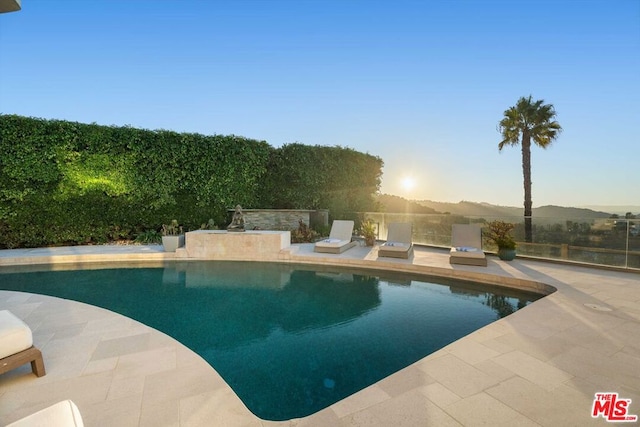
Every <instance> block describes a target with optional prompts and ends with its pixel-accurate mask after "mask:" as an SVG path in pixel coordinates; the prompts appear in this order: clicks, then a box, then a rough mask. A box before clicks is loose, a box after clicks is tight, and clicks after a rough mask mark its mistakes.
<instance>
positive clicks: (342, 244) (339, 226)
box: [313, 219, 357, 254]
mask: <svg viewBox="0 0 640 427" xmlns="http://www.w3.org/2000/svg"><path fill="white" fill-rule="evenodd" d="M353 226H354V222H353V221H346V220H340V219H336V220H334V221H333V224H331V232H330V233H329V238H328V239H324V240H320V241H319V242H316V244H315V246H314V248H313V250H314V251H315V252H323V253H328V254H341V253H342V252H344V251H346V250H347V249H349V248H352V247H354V246H355V245H357V242H352V241H351V237H352V236H353Z"/></svg>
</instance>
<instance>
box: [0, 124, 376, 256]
mask: <svg viewBox="0 0 640 427" xmlns="http://www.w3.org/2000/svg"><path fill="white" fill-rule="evenodd" d="M0 149H1V150H2V151H1V152H2V153H3V155H2V156H1V157H0V248H15V247H35V246H47V245H62V244H71V245H73V244H86V243H101V242H107V241H112V240H119V239H132V238H134V237H135V236H136V235H137V234H139V233H141V232H144V231H147V230H159V229H160V227H161V224H162V223H166V222H168V221H170V220H171V219H173V218H176V219H178V220H179V221H180V223H181V224H183V225H184V226H185V228H186V229H197V228H199V227H200V225H201V224H203V223H206V222H207V221H208V220H209V219H210V218H212V219H214V221H215V222H216V223H217V224H220V225H225V224H226V221H227V209H228V208H232V207H233V206H235V205H236V204H238V203H239V204H241V205H242V206H243V207H245V208H296V209H315V208H323V209H329V210H330V211H331V213H332V214H333V215H334V216H338V215H341V214H343V213H346V212H350V211H357V210H374V209H375V206H374V204H373V203H374V202H373V195H374V194H375V193H376V192H377V191H378V189H379V185H380V177H381V173H382V172H381V171H382V160H380V159H379V158H377V157H375V156H371V155H369V154H362V153H358V152H356V151H354V150H351V149H346V148H340V147H309V146H304V145H301V144H291V145H285V146H284V147H282V148H280V149H275V148H273V147H271V146H270V145H269V144H267V143H266V142H265V141H257V140H251V139H247V138H243V137H238V136H233V135H231V136H221V135H213V136H206V135H200V134H194V133H177V132H173V131H167V130H155V131H151V130H145V129H137V128H132V127H129V126H120V127H118V126H102V125H97V124H82V123H75V122H69V121H62V120H44V119H37V118H30V117H22V116H17V115H0Z"/></svg>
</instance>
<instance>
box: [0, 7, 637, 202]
mask: <svg viewBox="0 0 640 427" xmlns="http://www.w3.org/2000/svg"><path fill="white" fill-rule="evenodd" d="M529 95H531V96H532V97H533V99H534V100H540V99H541V100H544V103H546V104H553V106H554V108H555V110H556V112H557V116H556V120H557V121H558V122H559V123H560V125H561V126H562V127H563V132H562V133H561V134H560V135H559V137H558V138H557V140H556V141H554V142H553V144H552V145H551V146H550V147H548V148H547V149H546V150H544V149H541V148H539V147H533V149H532V177H533V178H532V181H533V206H534V207H537V206H544V205H559V206H586V205H589V206H594V205H603V206H611V205H640V174H639V172H640V136H639V134H638V125H639V124H640V1H639V0H532V1H530V0H520V1H513V0H487V1H477V0H468V1H467V0H439V1H428V0H388V1H381V0H225V1H222V0H221V1H217V0H191V1H183V2H177V1H170V0H91V1H86V0H22V10H21V11H18V12H11V13H4V14H0V113H2V114H18V115H22V116H29V117H38V118H45V119H61V120H70V121H77V122H82V123H98V124H104V125H116V126H123V125H130V126H134V127H139V128H145V129H169V130H174V131H177V132H194V133H200V134H204V135H214V134H222V135H229V134H234V135H240V136H244V137H247V138H252V139H257V140H260V141H266V142H268V143H269V144H270V145H272V146H274V147H280V146H282V145H284V144H291V143H302V144H306V145H323V146H341V147H349V148H353V149H355V150H358V151H361V152H364V153H369V154H372V155H375V156H378V157H380V158H381V159H382V160H383V161H384V169H383V176H382V186H381V192H382V193H386V194H394V195H398V196H401V197H405V198H408V199H418V200H420V199H428V200H434V201H440V202H459V201H463V200H465V201H474V202H486V203H491V204H497V205H503V206H522V203H523V198H524V195H523V194H524V192H523V177H522V160H521V151H520V147H519V146H517V147H507V148H505V149H503V150H502V152H500V151H499V150H498V143H499V142H500V141H501V135H500V133H499V131H498V129H497V126H498V123H499V122H500V120H501V119H502V117H503V115H504V111H505V110H507V109H508V108H510V107H511V106H513V105H515V104H516V102H517V101H518V99H519V98H520V97H522V96H525V97H528V96H529Z"/></svg>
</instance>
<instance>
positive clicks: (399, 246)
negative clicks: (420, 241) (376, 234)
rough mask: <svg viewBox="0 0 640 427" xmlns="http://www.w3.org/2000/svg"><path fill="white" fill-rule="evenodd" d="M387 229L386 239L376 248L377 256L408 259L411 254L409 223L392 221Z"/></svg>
mask: <svg viewBox="0 0 640 427" xmlns="http://www.w3.org/2000/svg"><path fill="white" fill-rule="evenodd" d="M387 230H388V231H387V241H386V242H385V243H384V244H382V245H381V246H380V248H379V249H378V256H384V257H391V258H403V259H408V258H409V257H410V256H411V255H413V242H412V239H411V235H412V233H413V225H412V224H411V223H408V222H392V223H389V226H388V229H387Z"/></svg>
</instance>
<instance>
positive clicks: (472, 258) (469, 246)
mask: <svg viewBox="0 0 640 427" xmlns="http://www.w3.org/2000/svg"><path fill="white" fill-rule="evenodd" d="M449 262H450V263H451V264H466V265H479V266H485V267H486V265H487V257H486V255H485V254H484V251H483V250H482V229H481V227H480V225H478V224H453V226H452V229H451V250H450V251H449Z"/></svg>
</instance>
